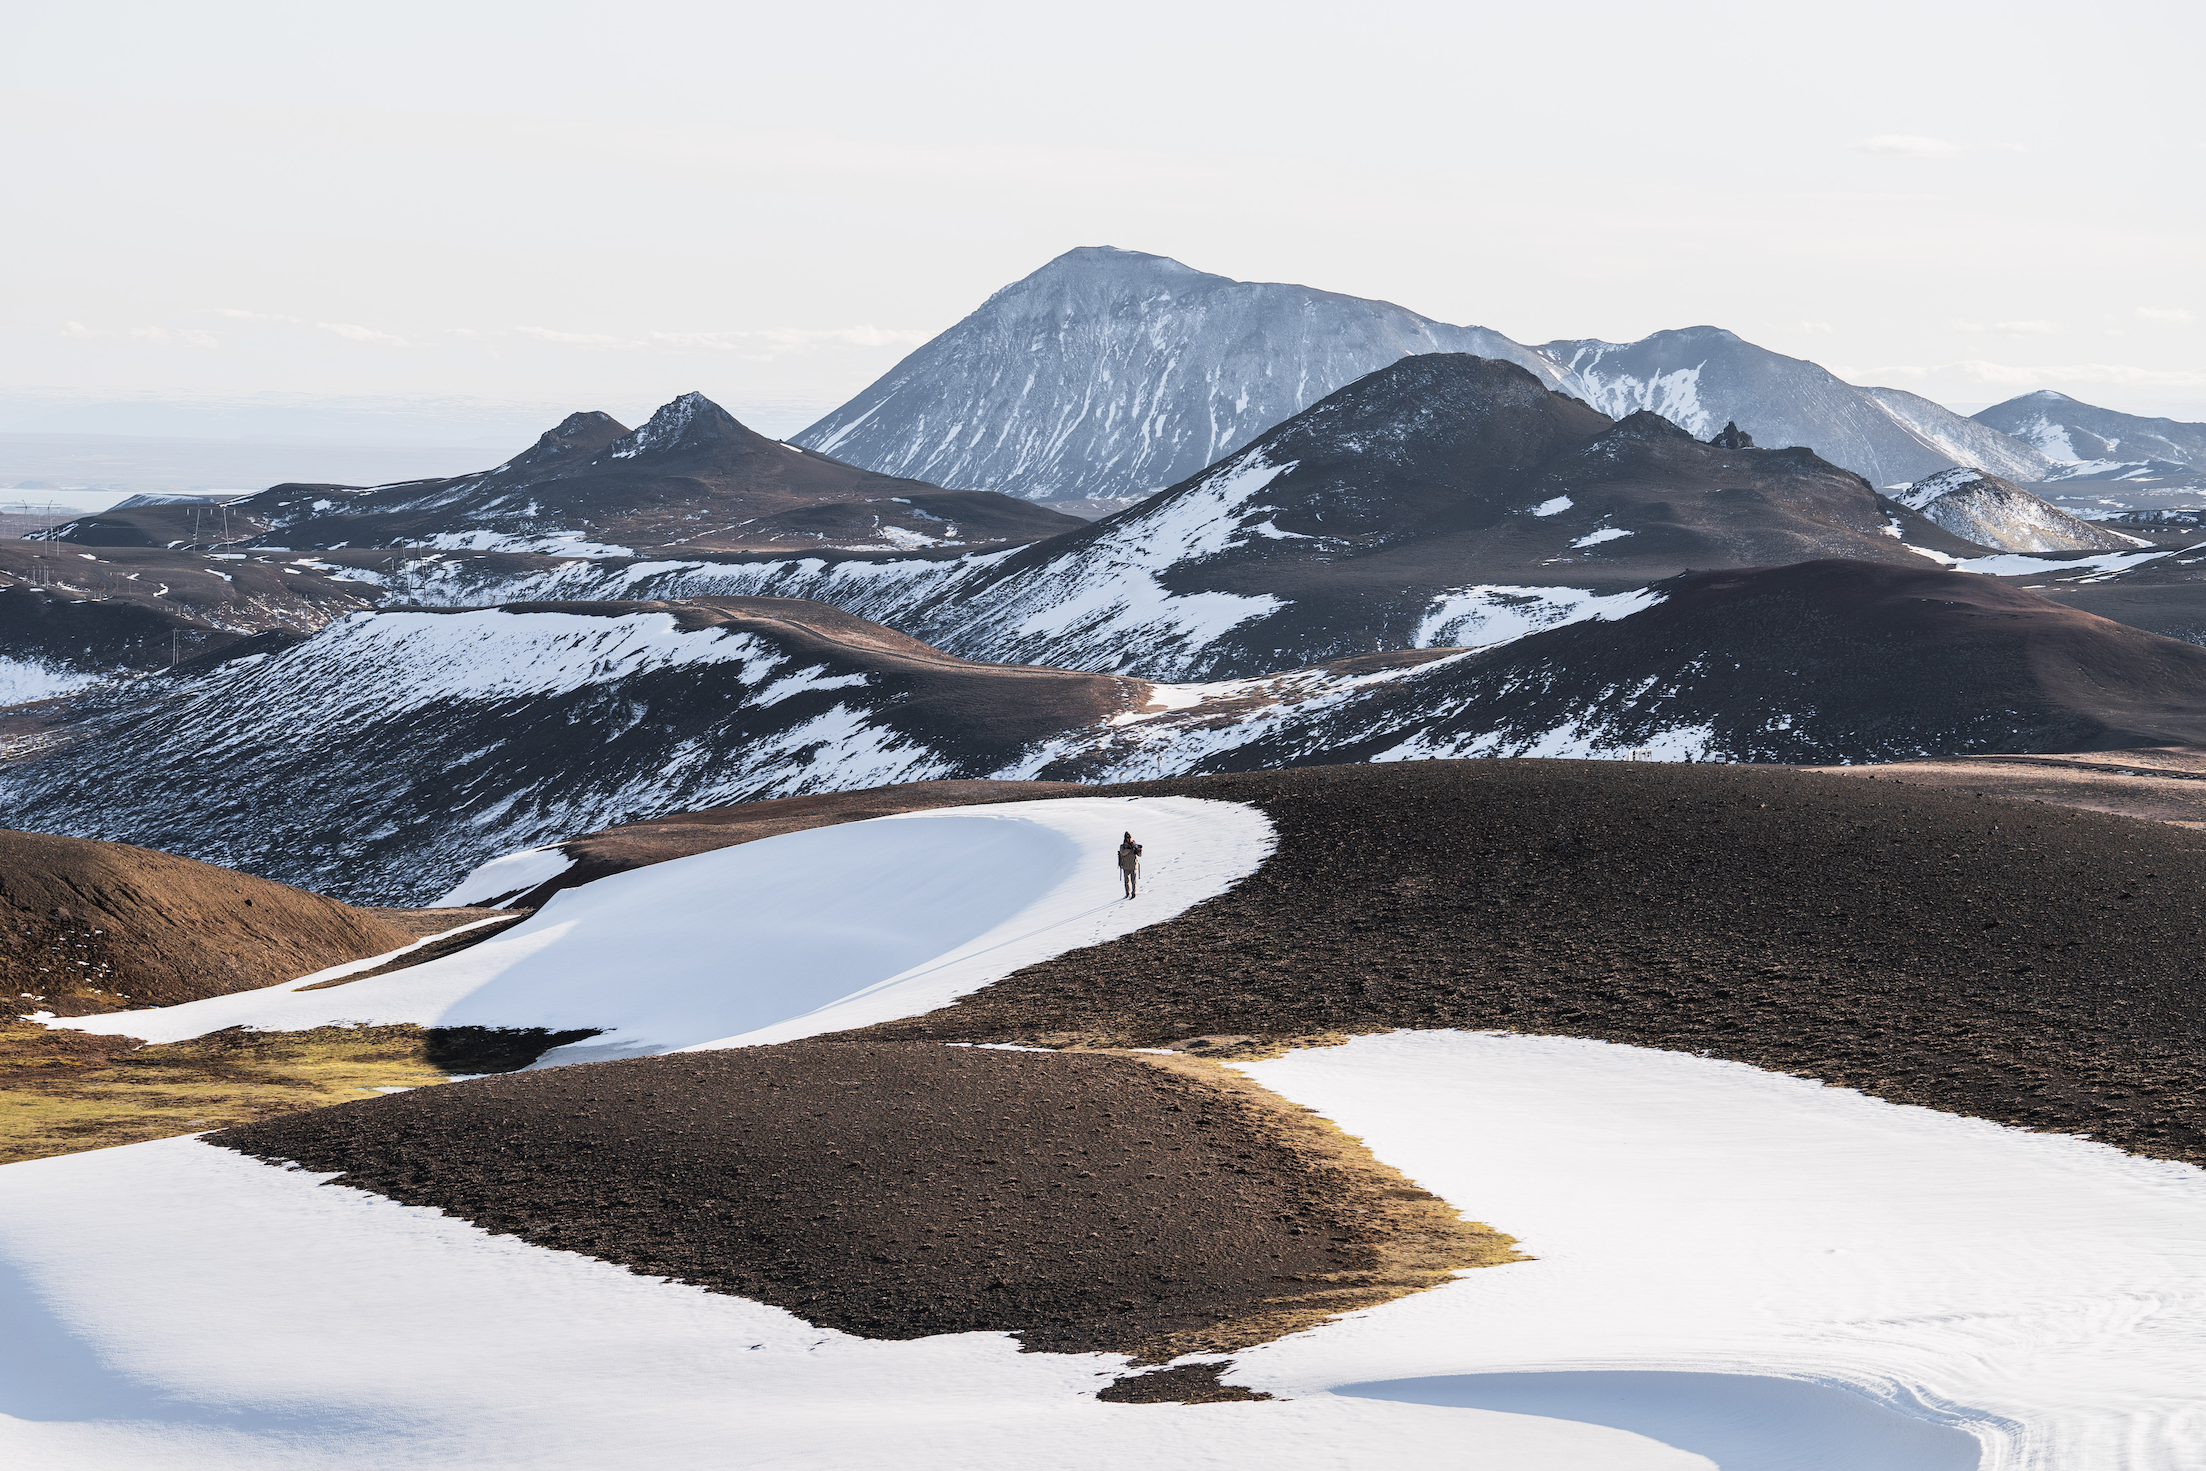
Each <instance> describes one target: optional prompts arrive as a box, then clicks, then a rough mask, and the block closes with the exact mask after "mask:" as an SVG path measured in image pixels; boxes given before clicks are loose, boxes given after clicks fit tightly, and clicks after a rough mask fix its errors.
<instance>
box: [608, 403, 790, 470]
mask: <svg viewBox="0 0 2206 1471" xmlns="http://www.w3.org/2000/svg"><path fill="white" fill-rule="evenodd" d="M773 445H774V441H773V440H770V439H768V438H767V437H766V436H765V435H763V434H759V433H756V432H754V431H753V430H751V429H748V428H746V427H745V426H744V425H743V424H742V422H741V421H739V420H738V419H737V418H736V417H735V415H733V414H731V413H729V412H728V411H727V410H726V409H724V408H722V407H720V405H718V404H716V403H714V402H713V401H712V400H711V399H709V398H707V397H705V396H704V395H703V394H701V393H685V394H683V395H682V396H681V397H680V398H677V399H675V400H673V401H672V402H670V403H666V404H662V405H660V406H659V410H658V412H657V413H654V414H653V415H652V416H651V417H650V419H649V420H647V421H646V422H645V424H644V426H643V427H642V428H641V429H638V430H635V431H634V432H633V433H630V434H625V435H623V436H621V437H620V438H618V439H615V440H614V441H612V443H610V444H609V445H607V446H606V448H605V450H604V452H603V453H602V454H600V455H599V456H598V457H597V458H598V459H599V460H600V461H607V462H610V461H620V460H633V459H635V458H637V457H638V456H641V455H667V454H678V453H682V452H685V451H687V452H694V451H700V450H702V451H707V452H719V453H728V452H731V451H732V452H733V453H735V454H738V455H744V454H752V453H755V452H757V451H759V450H761V449H767V448H771V447H773Z"/></svg>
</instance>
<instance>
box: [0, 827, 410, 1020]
mask: <svg viewBox="0 0 2206 1471" xmlns="http://www.w3.org/2000/svg"><path fill="white" fill-rule="evenodd" d="M410 938H412V937H411V936H409V935H408V934H407V933H406V932H405V931H403V930H401V929H399V928H397V927H396V926H394V925H391V924H387V923H385V922H384V921H383V920H381V919H379V918H377V917H376V916H375V915H374V914H372V913H369V912H368V911H365V910H360V909H354V908H351V907H350V906H348V905H344V904H340V903H338V902H337V901H336V900H335V899H326V898H324V897H322V896H321V895H320V894H310V893H307V892H306V891H304V890H302V889H293V888H288V887H286V886H285V885H282V884H275V883H270V882H269V881H268V880H266V879H258V878H254V877H252V876H251V875H249V874H243V873H238V872H236V871H234V870H232V869H227V868H218V867H216V866H215V865H213V864H211V863H199V862H196V861H194V860H192V859H189V858H178V857H176V856H174V855H173V854H169V853H156V852H154V851H152V850H151V849H148V848H133V847H129V846H127V845H125V844H122V843H101V842H94V841H91V840H89V839H85V838H64V837H55V836H53V835H51V834H48V833H25V832H12V831H7V830H0V987H4V988H5V991H4V993H0V994H5V995H6V996H7V997H8V998H9V1000H10V1001H12V1002H13V1003H14V1005H15V1007H16V1010H15V1011H13V1012H9V1013H7V1014H8V1015H10V1016H15V1015H20V1014H26V1013H29V1012H31V1011H34V1010H40V1009H44V1010H47V1011H51V1012H53V1013H55V1014H56V1015H58V1016H89V1015H92V1014H94V1013H98V1012H107V1011H120V1010H123V1009H124V1008H126V1007H134V1006H173V1005H175V1004H176V1003H178V1002H181V1001H195V1000H198V999H199V998H201V997H204V996H221V995H226V994H228V993H230V992H232V991H250V990H253V989H255V988H257V987H260V986H272V985H274V984H275V983H276V982H278V981H285V980H290V979H291V978H293V977H294V976H302V975H307V974H310V973H311V972H313V971H317V970H321V969H322V968H324V967H325V966H331V965H337V964H340V963H342V962H344V961H347V960H359V959H362V958H364V957H366V956H370V955H380V954H382V953H384V952H385V951H389V950H396V949H398V948H399V947H400V946H401V945H404V944H405V943H406V942H407V941H408V940H409V939H410Z"/></svg>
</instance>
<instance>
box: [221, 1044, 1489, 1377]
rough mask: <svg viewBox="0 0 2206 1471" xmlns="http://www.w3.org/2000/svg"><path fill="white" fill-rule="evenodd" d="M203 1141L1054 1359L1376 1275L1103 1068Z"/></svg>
mask: <svg viewBox="0 0 2206 1471" xmlns="http://www.w3.org/2000/svg"><path fill="white" fill-rule="evenodd" d="M209 1138H210V1139H211V1140H212V1141H213V1142H214V1143H216V1144H220V1145H224V1146H227V1147H229V1148H232V1149H236V1150H239V1151H242V1152H244V1153H246V1154H250V1155H255V1156H258V1157H260V1158H263V1159H272V1160H293V1161H296V1162H298V1163H299V1164H301V1165H304V1166H305V1167H307V1168H308V1169H312V1170H335V1171H342V1172H343V1175H342V1178H341V1183H343V1184H347V1185H353V1186H358V1187H360V1188H363V1189H367V1190H373V1191H376V1192H378V1193H381V1194H383V1195H387V1196H390V1197H392V1198H394V1199H397V1200H400V1201H403V1202H405V1203H407V1204H409V1205H423V1206H436V1207H440V1208H442V1209H443V1210H445V1211H447V1212H449V1213H451V1214H454V1215H457V1216H460V1217H463V1218H465V1219H466V1220H469V1221H472V1222H474V1223H475V1224H476V1225H478V1226H481V1227H483V1228H484V1229H486V1230H490V1231H495V1232H507V1233H512V1234H515V1235H519V1236H522V1237H524V1238H526V1239H528V1240H530V1241H533V1242H536V1243H537V1244H539V1245H543V1246H550V1247H556V1248H564V1249H567V1250H571V1251H577V1252H583V1253H586V1254H588V1255H591V1256H594V1257H599V1258H601V1259H605V1260H609V1261H614V1262H620V1263H623V1264H625V1265H627V1266H629V1267H631V1268H633V1269H635V1270H637V1271H639V1272H645V1273H649V1274H653V1275H665V1276H668V1277H672V1278H676V1279H679V1280H681V1281H685V1282H691V1283H695V1284H698V1285H700V1286H704V1287H708V1288H712V1289H715V1290H718V1291H724V1292H732V1293H738V1294H741V1295H742V1296H745V1297H751V1298H756V1299H759V1300H762V1301H765V1302H769V1303H774V1304H776V1305H778V1306H781V1307H784V1308H787V1309H789V1310H790V1311H791V1312H794V1313H797V1314H799V1315H801V1316H802V1317H803V1318H804V1319H805V1320H806V1321H808V1322H811V1323H815V1324H819V1325H821V1326H823V1327H829V1328H835V1329H840V1330H842V1331H845V1332H849V1333H854V1334H860V1335H863V1336H865V1337H869V1338H891V1339H902V1338H917V1337H922V1336H925V1335H928V1334H935V1333H961V1332H970V1331H975V1330H986V1329H996V1330H1010V1331H1015V1332H1018V1333H1019V1334H1020V1335H1021V1337H1022V1339H1023V1342H1024V1344H1025V1346H1026V1347H1027V1348H1028V1349H1030V1350H1045V1351H1056V1352H1073V1351H1083V1350H1110V1349H1116V1350H1120V1351H1127V1352H1138V1351H1140V1350H1141V1349H1142V1347H1143V1346H1144V1345H1150V1346H1155V1345H1157V1344H1159V1343H1160V1342H1169V1343H1170V1344H1171V1345H1172V1347H1170V1348H1169V1349H1167V1350H1166V1351H1165V1352H1166V1355H1168V1354H1169V1353H1170V1352H1176V1351H1179V1350H1180V1348H1181V1347H1182V1346H1184V1347H1189V1348H1191V1347H1195V1346H1197V1345H1198V1344H1200V1343H1202V1342H1203V1341H1204V1340H1203V1338H1202V1337H1201V1335H1204V1334H1206V1333H1208V1332H1209V1331H1210V1330H1212V1329H1213V1328H1214V1327H1215V1325H1219V1324H1221V1323H1226V1322H1230V1321H1232V1320H1235V1319H1244V1318H1248V1317H1250V1316H1252V1315H1262V1314H1265V1313H1267V1312H1271V1313H1276V1312H1277V1311H1279V1309H1280V1307H1281V1305H1282V1304H1283V1303H1288V1302H1291V1301H1292V1300H1293V1299H1295V1298H1296V1297H1298V1296H1304V1297H1306V1296H1309V1295H1312V1294H1315V1295H1318V1296H1320V1297H1322V1296H1324V1295H1325V1293H1326V1292H1327V1290H1328V1289H1330V1288H1333V1287H1334V1286H1336V1285H1337V1284H1339V1283H1341V1282H1343V1281H1353V1280H1355V1279H1356V1278H1357V1277H1358V1276H1359V1275H1360V1274H1367V1273H1368V1272H1369V1271H1370V1270H1371V1269H1372V1268H1373V1267H1374V1266H1375V1265H1376V1264H1377V1262H1378V1255H1379V1254H1378V1250H1377V1248H1378V1245H1379V1242H1380V1239H1381V1232H1382V1230H1383V1221H1384V1215H1385V1211H1384V1207H1383V1206H1379V1205H1375V1204H1374V1202H1373V1200H1372V1199H1371V1193H1370V1191H1369V1190H1368V1188H1365V1189H1360V1190H1359V1188H1358V1187H1357V1185H1356V1183H1355V1182H1354V1181H1352V1180H1349V1179H1347V1178H1345V1177H1344V1172H1343V1171H1342V1170H1341V1169H1339V1168H1337V1167H1336V1166H1335V1165H1334V1164H1332V1163H1331V1162H1330V1161H1328V1160H1327V1159H1325V1158H1323V1157H1321V1156H1320V1155H1318V1154H1317V1153H1315V1152H1313V1151H1308V1150H1305V1149H1302V1148H1299V1147H1298V1146H1297V1145H1296V1144H1295V1143H1293V1142H1292V1141H1291V1140H1290V1139H1288V1138H1287V1137H1285V1136H1284V1135H1283V1134H1282V1131H1281V1130H1280V1129H1279V1128H1278V1127H1276V1125H1274V1124H1273V1123H1272V1122H1271V1121H1269V1120H1267V1119H1265V1118H1263V1117H1260V1116H1259V1114H1258V1112H1257V1111H1256V1110H1255V1109H1254V1108H1253V1107H1252V1106H1251V1105H1250V1104H1249V1103H1248V1102H1247V1100H1246V1099H1245V1098H1244V1097H1243V1096H1240V1095H1237V1094H1236V1093H1234V1092H1233V1091H1232V1090H1231V1089H1229V1088H1227V1087H1224V1086H1220V1085H1215V1084H1211V1083H1207V1082H1205V1081H1203V1080H1201V1079H1198V1078H1193V1077H1190V1076H1187V1075H1186V1074H1185V1073H1184V1072H1178V1071H1168V1070H1165V1069H1163V1068H1159V1067H1153V1066H1150V1065H1148V1064H1147V1063H1145V1062H1143V1061H1140V1060H1138V1059H1134V1058H1129V1057H1124V1056H1113V1055H1108V1054H1098V1053H1046V1052H1039V1053H1038V1052H1006V1051H997V1050H982V1049H969V1048H957V1047H945V1046H941V1045H938V1044H930V1043H909V1042H905V1043H893V1042H890V1043H885V1042H857V1043H854V1042H849V1041H841V1040H835V1041H810V1042H797V1043H789V1044H784V1045H781V1046H775V1047H753V1048H742V1049H736V1050H731V1051H725V1052H704V1053H685V1054H681V1055H678V1056H672V1057H664V1058H650V1059H642V1060H637V1061H631V1062H612V1063H601V1064H596V1065H590V1066H582V1067H567V1068H556V1069H550V1070H547V1071H543V1072H531V1073H518V1074H513V1075H509V1076H505V1077H498V1078H485V1079H480V1080H476V1081H473V1082H467V1083H459V1084H453V1085H450V1086H446V1087H442V1088H434V1089H424V1090H419V1091H416V1092H412V1093H406V1094H398V1095H394V1096H391V1097H386V1098H379V1099H373V1100H368V1101H365V1102H361V1103H353V1104H343V1105H340V1106H338V1107H334V1108H325V1109H319V1110H316V1111H314V1112H311V1113H302V1114H293V1115H290V1116H287V1117H284V1118H278V1119H273V1120H269V1121H266V1122H263V1123H256V1124H251V1125H247V1126H244V1127H241V1128H233V1129H227V1130H224V1131H222V1132H220V1133H216V1134H213V1135H210V1136H209ZM1389 1193H1390V1194H1392V1195H1395V1196H1400V1195H1403V1194H1409V1195H1419V1196H1422V1194H1423V1193H1422V1192H1418V1191H1415V1190H1401V1189H1397V1190H1394V1191H1391V1192H1389ZM1425 1198H1426V1199H1428V1200H1429V1197H1425ZM1451 1219H1452V1214H1451ZM1489 1239H1491V1238H1489ZM1506 1258H1507V1253H1506V1252H1503V1253H1501V1254H1500V1256H1499V1257H1497V1258H1495V1259H1506ZM1465 1264H1468V1263H1467V1262H1464V1261H1461V1260H1458V1261H1456V1262H1453V1263H1451V1264H1450V1265H1465ZM1445 1275H1446V1273H1445V1272H1441V1273H1438V1274H1436V1276H1438V1277H1440V1278H1444V1277H1445ZM1386 1295H1392V1294H1386ZM1336 1310H1337V1309H1336ZM1318 1316H1322V1313H1320V1314H1318ZM1191 1334H1192V1335H1197V1337H1196V1338H1194V1339H1193V1340H1190V1339H1189V1338H1188V1335H1191ZM1213 1389H1215V1386H1213ZM1175 1397H1176V1396H1175ZM1212 1397H1217V1396H1216V1395H1215V1394H1214V1395H1213V1396H1212Z"/></svg>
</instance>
